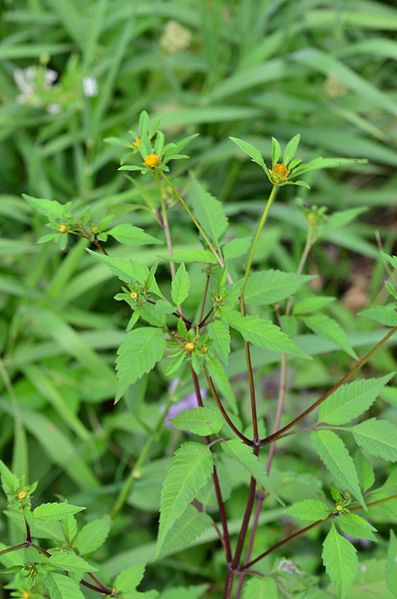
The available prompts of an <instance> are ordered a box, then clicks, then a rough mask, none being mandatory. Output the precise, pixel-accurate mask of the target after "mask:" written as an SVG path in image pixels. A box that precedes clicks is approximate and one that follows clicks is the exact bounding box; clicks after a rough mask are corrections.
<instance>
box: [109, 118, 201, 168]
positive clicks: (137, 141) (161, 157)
mask: <svg viewBox="0 0 397 599" xmlns="http://www.w3.org/2000/svg"><path fill="white" fill-rule="evenodd" d="M129 135H130V136H131V139H132V141H127V140H125V139H120V138H118V137H108V138H107V139H106V140H105V141H106V142H107V143H110V144H112V145H115V146H120V147H123V148H126V149H127V152H126V154H124V155H123V156H122V157H121V164H122V166H121V167H120V168H119V170H120V171H141V173H142V174H146V173H148V172H156V171H164V172H167V171H169V168H168V166H167V164H168V162H170V160H181V159H184V158H188V156H186V155H185V154H181V151H182V150H183V148H184V147H185V146H186V145H187V144H188V143H189V142H190V141H191V140H192V139H194V138H195V137H196V135H190V136H189V137H185V138H184V139H182V140H181V141H179V142H178V143H168V144H166V143H165V136H164V133H163V132H162V131H160V130H159V120H158V119H155V120H151V119H149V115H148V113H147V112H145V111H143V112H142V113H141V115H140V117H139V122H138V128H137V129H136V130H131V131H129Z"/></svg>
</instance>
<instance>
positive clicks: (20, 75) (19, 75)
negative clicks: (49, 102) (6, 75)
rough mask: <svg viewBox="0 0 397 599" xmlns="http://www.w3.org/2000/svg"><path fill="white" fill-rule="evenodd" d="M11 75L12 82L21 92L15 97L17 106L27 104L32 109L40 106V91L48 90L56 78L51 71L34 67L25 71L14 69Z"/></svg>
mask: <svg viewBox="0 0 397 599" xmlns="http://www.w3.org/2000/svg"><path fill="white" fill-rule="evenodd" d="M13 75H14V81H15V83H16V84H17V87H18V89H19V91H20V92H21V93H20V94H19V96H17V102H18V104H27V105H29V106H34V107H37V106H41V105H42V101H41V99H40V90H42V89H49V88H50V87H51V86H52V85H53V83H54V82H55V81H56V79H57V77H58V74H57V72H56V71H53V70H52V69H38V68H37V67H34V66H32V67H27V68H26V69H16V70H15V71H14V73H13Z"/></svg>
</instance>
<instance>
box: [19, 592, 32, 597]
mask: <svg viewBox="0 0 397 599" xmlns="http://www.w3.org/2000/svg"><path fill="white" fill-rule="evenodd" d="M31 596H32V594H31V593H29V591H24V592H23V593H22V595H21V599H30V598H31Z"/></svg>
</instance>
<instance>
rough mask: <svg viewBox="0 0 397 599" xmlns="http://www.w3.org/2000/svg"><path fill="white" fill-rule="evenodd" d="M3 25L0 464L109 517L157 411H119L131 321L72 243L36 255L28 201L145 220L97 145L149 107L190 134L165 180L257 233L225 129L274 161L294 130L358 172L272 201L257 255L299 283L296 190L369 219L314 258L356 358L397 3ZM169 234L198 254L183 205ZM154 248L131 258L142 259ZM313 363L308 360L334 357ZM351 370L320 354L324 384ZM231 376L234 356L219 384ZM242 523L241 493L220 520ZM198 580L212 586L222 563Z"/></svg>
mask: <svg viewBox="0 0 397 599" xmlns="http://www.w3.org/2000/svg"><path fill="white" fill-rule="evenodd" d="M0 31H1V43H0V61H1V66H0V98H1V107H0V194H1V195H0V235H1V237H0V264H1V271H2V274H1V277H0V309H1V314H0V347H1V350H2V352H3V359H2V361H1V363H0V365H1V373H0V374H1V377H0V378H1V381H2V385H3V392H2V398H1V399H0V412H1V424H0V450H1V452H2V454H3V455H4V456H5V458H6V459H7V460H8V461H13V464H14V466H15V468H16V469H17V470H18V471H19V472H20V473H25V474H26V476H27V477H29V478H31V479H40V481H41V484H40V491H41V493H42V496H43V497H53V493H54V492H58V493H61V494H63V493H64V494H67V495H68V496H69V498H70V499H71V500H73V502H75V503H80V502H82V504H83V505H88V507H89V509H90V510H91V511H92V513H96V512H98V513H106V511H107V510H108V509H109V508H110V507H111V503H112V501H111V498H112V494H114V493H115V491H117V489H119V488H120V484H121V481H122V479H123V478H124V476H125V472H126V468H127V466H128V463H129V462H131V461H133V459H134V456H136V454H137V452H138V451H139V449H140V447H141V445H142V439H144V438H145V435H146V434H147V427H148V426H150V424H151V423H152V422H153V421H154V420H155V418H156V416H157V415H158V410H159V406H158V403H153V402H150V401H149V403H144V402H143V396H144V393H145V389H144V386H145V385H144V384H143V385H141V386H139V385H138V386H135V387H134V389H133V390H132V391H131V392H130V394H129V395H128V396H127V398H126V401H125V402H122V404H120V405H119V406H118V407H117V408H116V409H113V407H112V398H113V392H114V380H113V373H112V369H113V360H114V355H115V351H116V348H117V346H118V344H119V343H120V341H121V338H122V335H123V329H124V326H125V324H126V322H127V320H126V319H127V312H126V310H125V309H123V308H121V307H120V306H119V305H117V304H115V302H113V300H112V297H113V295H114V293H115V292H116V291H117V290H118V286H117V283H115V282H114V281H110V280H109V279H110V275H109V273H108V272H107V271H106V270H105V268H104V267H102V266H98V265H96V264H93V262H92V260H91V259H90V257H88V256H87V255H86V252H85V243H84V242H83V241H79V242H78V243H75V244H73V245H72V246H71V248H70V251H69V253H68V254H61V253H59V252H58V250H55V249H54V247H53V246H37V245H36V239H37V238H38V237H39V235H40V234H41V233H42V232H43V222H42V220H41V219H40V218H39V217H37V216H36V215H33V214H32V212H31V210H30V208H29V206H28V205H27V204H26V203H25V202H24V201H23V200H22V198H21V193H23V192H26V193H28V194H30V195H32V196H37V197H44V198H49V199H56V200H58V201H61V202H65V201H73V202H75V204H76V205H79V206H82V207H83V206H85V205H87V206H89V207H90V208H94V209H97V210H102V209H103V210H109V209H111V210H112V212H113V213H114V214H116V215H121V216H124V217H126V218H128V219H130V222H133V223H134V224H138V225H145V226H146V225H148V224H149V223H151V222H152V218H151V216H150V215H149V214H148V213H147V211H145V209H142V206H143V202H142V194H146V195H147V197H149V199H150V197H151V194H152V193H154V191H153V190H152V189H151V188H150V186H148V187H147V186H146V187H145V188H141V187H140V184H138V185H137V186H133V185H132V184H131V182H130V181H129V180H128V179H127V178H126V177H125V176H124V175H122V174H121V173H118V172H117V166H118V163H119V152H118V150H117V148H116V149H115V148H114V147H111V146H108V145H106V144H104V142H103V140H104V138H106V137H108V136H115V135H116V136H120V135H121V136H124V135H127V131H128V130H129V129H130V128H133V127H134V126H135V125H136V122H137V118H138V115H139V112H140V111H141V110H142V109H146V110H148V111H149V112H150V113H151V114H153V115H156V114H157V115H161V117H162V121H161V122H162V127H163V129H164V130H165V131H166V133H167V134H168V136H169V138H171V139H173V138H178V137H179V136H181V135H182V134H188V133H192V132H196V131H198V132H199V133H200V137H199V138H197V139H196V140H195V141H194V142H193V143H192V145H191V148H189V150H190V154H191V160H190V161H188V162H186V163H184V164H181V163H180V166H179V164H178V167H177V168H178V170H177V172H176V174H177V175H183V174H184V169H187V168H189V169H194V170H195V172H196V174H198V175H199V176H201V177H202V178H204V179H205V181H206V183H207V184H208V187H209V189H210V190H211V192H212V193H214V194H215V195H217V196H218V197H219V198H220V199H221V200H222V201H223V202H225V203H226V209H227V212H228V214H229V216H230V218H231V219H232V223H233V231H234V233H235V235H238V236H243V235H248V234H249V233H250V231H251V230H252V224H253V222H254V219H255V218H256V215H257V214H258V213H259V211H260V210H261V206H262V202H263V199H264V197H265V194H266V191H267V190H266V183H265V182H264V178H263V174H261V171H260V170H259V169H257V168H256V167H255V165H253V164H252V163H248V162H247V161H245V160H243V159H242V156H241V155H240V154H239V153H238V151H237V150H236V148H235V147H234V146H233V144H232V143H230V142H229V140H228V136H229V135H233V136H238V137H243V138H245V139H247V140H248V141H251V142H252V143H254V144H255V145H257V146H258V147H259V148H260V149H261V150H262V151H263V153H264V156H265V158H267V159H268V158H269V156H270V139H271V136H272V135H273V136H275V137H277V138H278V139H279V140H280V142H282V143H283V142H286V141H287V140H288V139H289V138H290V137H291V136H292V135H293V134H295V133H298V132H299V133H301V134H302V145H301V147H302V149H301V153H300V156H301V157H302V158H304V159H305V158H307V159H310V158H313V157H315V156H316V155H319V154H321V155H326V156H346V157H364V158H368V160H369V161H370V162H369V165H368V166H366V167H364V168H362V167H357V169H356V170H354V169H353V170H351V169H349V171H348V172H347V171H344V170H343V169H342V170H338V171H337V172H335V171H333V172H328V171H323V172H321V173H320V174H316V175H315V180H313V181H312V180H311V179H310V178H309V179H308V182H309V183H311V184H312V185H313V189H312V191H311V192H309V194H308V193H307V192H306V191H305V190H302V189H299V190H298V191H297V190H296V189H294V188H288V191H285V189H283V192H282V194H280V196H281V197H280V202H279V203H278V204H277V205H276V206H275V207H274V210H273V212H272V222H271V224H270V226H269V229H268V235H267V238H266V240H264V241H263V243H262V244H261V246H260V248H259V250H260V251H259V253H258V261H260V262H262V263H263V264H265V262H264V261H265V260H266V265H269V264H270V265H272V266H274V267H277V268H281V269H284V270H294V268H295V266H296V262H297V259H298V258H299V255H300V252H301V250H302V245H303V243H304V220H303V218H302V216H301V214H300V212H299V211H298V209H297V208H296V207H295V206H294V203H293V200H294V199H295V195H296V194H299V196H300V197H301V198H303V199H304V200H308V201H310V202H312V203H317V204H321V205H324V206H327V207H328V208H329V210H330V212H332V211H333V210H344V209H348V208H358V207H365V208H366V209H367V211H366V212H365V213H364V214H363V215H362V216H361V218H360V219H359V221H357V222H356V223H355V224H352V225H349V228H346V229H344V228H343V227H342V228H341V229H339V230H338V231H337V232H333V233H332V235H331V234H330V235H329V237H328V238H327V239H326V243H325V244H324V245H319V247H316V248H315V250H314V258H313V260H312V261H311V264H310V269H311V272H313V273H317V274H318V273H319V272H320V271H321V277H320V283H319V285H320V287H321V286H322V287H323V290H324V293H326V294H328V295H332V294H337V295H338V296H339V297H341V298H342V301H341V302H339V303H338V304H336V305H335V307H334V308H332V309H333V310H334V312H335V314H336V315H337V316H338V318H339V319H340V320H341V322H342V323H343V324H344V325H345V327H346V328H347V329H348V330H349V329H352V328H354V330H355V333H353V334H352V336H351V339H352V341H353V343H354V345H355V347H360V346H362V345H365V344H366V343H368V342H369V341H370V340H371V339H372V338H371V331H370V330H368V329H369V328H370V326H371V325H369V324H368V323H366V322H361V321H360V322H359V323H357V321H355V320H354V311H355V310H357V309H359V308H360V307H362V306H363V305H365V304H366V303H367V302H371V301H373V300H375V299H376V298H377V297H378V291H379V285H380V282H381V280H382V277H383V267H382V265H381V264H380V263H379V262H378V263H377V262H376V258H377V257H378V253H379V252H378V247H377V245H376V240H375V235H374V232H375V230H376V231H378V234H379V237H380V238H381V239H382V243H383V245H384V248H385V250H386V251H389V252H391V251H392V248H393V244H394V242H395V238H396V215H397V210H396V180H397V177H396V169H395V167H396V165H397V89H396V80H397V79H396V64H395V59H396V58H397V42H396V39H395V38H396V32H397V8H396V6H395V2H393V1H391V2H375V1H371V0H368V1H367V0H329V1H326V0H322V1H319V0H294V1H288V0H244V1H242V2H240V1H237V0H235V1H229V2H223V1H221V0H201V1H200V0H179V1H178V0H170V1H160V0H153V1H148V0H141V1H140V2H135V1H131V0H85V1H84V2H80V1H79V0H47V1H42V0H25V1H18V0H16V1H12V0H9V1H5V2H3V3H2V19H1V21H0ZM358 212H359V211H358ZM172 228H173V236H174V241H175V244H176V246H178V245H187V244H189V243H191V242H193V240H194V234H193V231H188V230H187V228H186V221H185V220H184V217H183V215H181V214H180V213H179V212H178V211H174V213H173V214H172ZM44 231H45V229H44ZM153 232H154V233H155V234H156V228H153ZM157 234H159V233H158V231H157ZM151 251H152V250H143V251H142V256H141V257H142V258H143V259H145V260H146V261H147V262H150V261H151V260H152V259H153V257H154V255H153V254H151ZM336 264H337V267H338V268H337V269H336V268H335V265H336ZM199 293H200V289H199V284H197V290H196V294H197V297H198V296H199ZM348 294H350V296H348ZM347 296H348V297H349V298H350V299H349V301H348V300H347V299H346V297H347ZM194 299H195V298H194V296H193V298H192V304H194ZM312 349H313V351H314V353H316V352H317V353H319V354H321V353H322V352H324V351H325V350H327V349H328V345H327V344H325V345H324V346H321V347H320V346H318V347H317V348H312ZM347 363H348V362H347V361H346V359H345V358H343V357H342V358H341V357H340V354H338V356H337V357H334V356H332V359H331V370H332V372H333V374H334V375H336V374H338V373H339V372H343V369H344V368H345V366H346V364H347ZM373 363H374V364H375V365H376V367H377V369H378V371H382V372H383V371H388V370H390V369H393V368H394V366H395V364H394V360H393V359H392V358H391V357H390V355H389V354H387V353H386V352H383V353H382V354H380V356H379V357H378V358H376V359H374V361H373ZM328 365H329V364H328ZM267 368H269V366H267V365H265V366H264V367H263V372H264V373H265V374H268V373H269V371H268V370H266V369H267ZM305 368H306V370H305V369H304V368H302V370H301V371H300V372H299V376H298V377H297V379H296V388H297V389H299V388H305V389H307V388H308V387H315V386H319V385H326V384H328V383H329V382H330V380H331V378H332V377H331V374H330V371H329V370H327V369H326V368H325V366H324V364H322V362H321V361H319V362H316V363H315V364H312V365H310V366H309V365H306V367H305ZM242 369H243V367H242V365H241V362H240V361H239V355H237V356H235V357H234V358H233V357H232V362H231V372H232V373H233V374H238V373H239V372H241V370H242ZM159 390H160V395H161V394H164V391H165V389H164V385H163V383H162V382H161V381H156V380H152V379H151V381H150V386H149V391H148V397H149V399H153V397H154V396H157V395H158V393H159ZM187 391H188V389H186V388H182V390H181V392H180V393H181V395H183V393H186V392H187ZM163 399H164V397H163V395H161V397H160V403H161V401H163ZM389 401H396V399H395V396H394V395H393V397H391V398H389ZM177 441H178V436H177V433H170V432H166V433H165V435H164V436H163V437H162V438H161V439H160V440H159V442H158V443H156V444H155V446H154V448H153V452H152V458H158V459H155V461H154V462H153V463H152V464H151V465H150V466H149V467H148V468H149V469H150V468H151V470H150V471H149V472H148V478H147V481H146V482H144V484H142V485H141V487H140V488H138V490H137V491H136V492H135V495H134V496H132V497H131V498H130V501H129V503H130V506H132V508H133V512H132V513H133V515H134V518H135V521H134V522H135V524H134V530H133V532H132V531H129V532H128V533H125V530H124V527H125V526H126V524H127V523H128V522H130V520H129V518H130V516H129V515H125V516H121V517H120V518H119V520H117V523H116V525H115V528H114V530H113V538H114V542H115V545H114V547H116V544H117V553H118V552H122V551H123V550H127V549H130V548H131V547H137V550H136V555H135V554H134V552H133V551H132V553H131V552H129V553H128V554H126V556H124V558H123V557H117V556H116V557H115V558H113V560H111V562H109V564H110V565H109V571H116V570H119V569H121V568H122V567H124V566H125V565H129V564H130V563H131V560H133V556H134V555H135V559H137V556H140V557H141V559H145V551H146V552H149V554H150V551H152V545H151V543H152V541H153V538H154V534H155V518H154V519H153V516H152V515H151V511H154V512H155V511H156V506H157V502H158V491H159V485H158V483H157V482H156V481H157V480H159V479H160V478H161V476H162V473H163V471H164V463H165V462H164V460H166V459H167V456H168V455H169V454H170V453H171V452H172V449H173V448H174V446H175V444H176V443H177ZM163 447H166V449H165V450H164V449H163ZM164 451H165V457H164ZM112 452H113V453H112ZM114 454H116V455H114ZM120 456H121V457H120ZM145 484H146V486H145ZM71 493H72V494H73V496H70V494H71ZM148 497H150V498H151V499H150V501H148ZM240 509H241V503H240V495H238V496H237V498H236V504H235V509H234V510H233V509H232V512H233V514H234V515H235V516H237V514H238V513H239V510H240ZM138 510H139V511H138ZM142 510H144V511H143V512H142ZM148 524H150V526H148ZM1 526H2V527H3V529H4V526H5V524H4V522H2V524H1ZM236 526H238V522H237V524H236ZM151 528H152V530H151ZM0 532H1V528H0ZM121 532H122V534H121V535H120V533H121ZM11 533H12V535H13V536H14V537H16V538H19V537H18V531H15V530H14V531H12V530H11ZM147 548H149V549H147ZM194 551H195V552H196V553H194ZM127 555H128V557H127ZM204 556H205V549H204V548H203V546H200V547H198V548H196V549H195V550H190V552H186V553H185V554H184V555H179V557H178V560H177V561H175V560H174V562H173V565H172V572H173V574H172V576H173V579H172V582H173V583H174V584H176V583H178V582H179V583H181V582H183V581H184V580H185V578H184V577H185V575H186V576H188V578H189V576H190V577H192V576H195V575H198V576H199V575H200V573H201V572H203V571H206V568H207V566H206V565H205V563H204ZM99 557H100V558H106V557H108V556H107V555H105V554H103V555H101V556H99ZM123 560H124V561H123ZM175 564H178V565H177V567H176V566H175ZM211 568H212V575H213V577H214V579H216V578H217V575H218V573H219V571H220V568H221V561H220V555H219V559H218V557H217V558H216V559H215V561H214V564H213V566H211ZM156 576H157V578H158V584H159V585H160V588H161V585H162V584H163V585H164V584H165V581H169V580H170V568H169V564H167V562H166V561H164V562H162V565H161V566H159V567H157V569H156ZM1 596H2V595H1V592H0V597H1Z"/></svg>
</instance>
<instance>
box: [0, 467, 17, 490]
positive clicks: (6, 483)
mask: <svg viewBox="0 0 397 599" xmlns="http://www.w3.org/2000/svg"><path fill="white" fill-rule="evenodd" d="M0 475H1V484H2V487H3V490H4V493H5V494H6V495H13V494H14V493H15V491H17V490H18V487H19V486H20V482H19V478H18V476H17V475H16V474H14V473H13V472H11V470H10V469H9V468H8V466H6V465H5V463H4V462H3V461H2V460H0Z"/></svg>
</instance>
